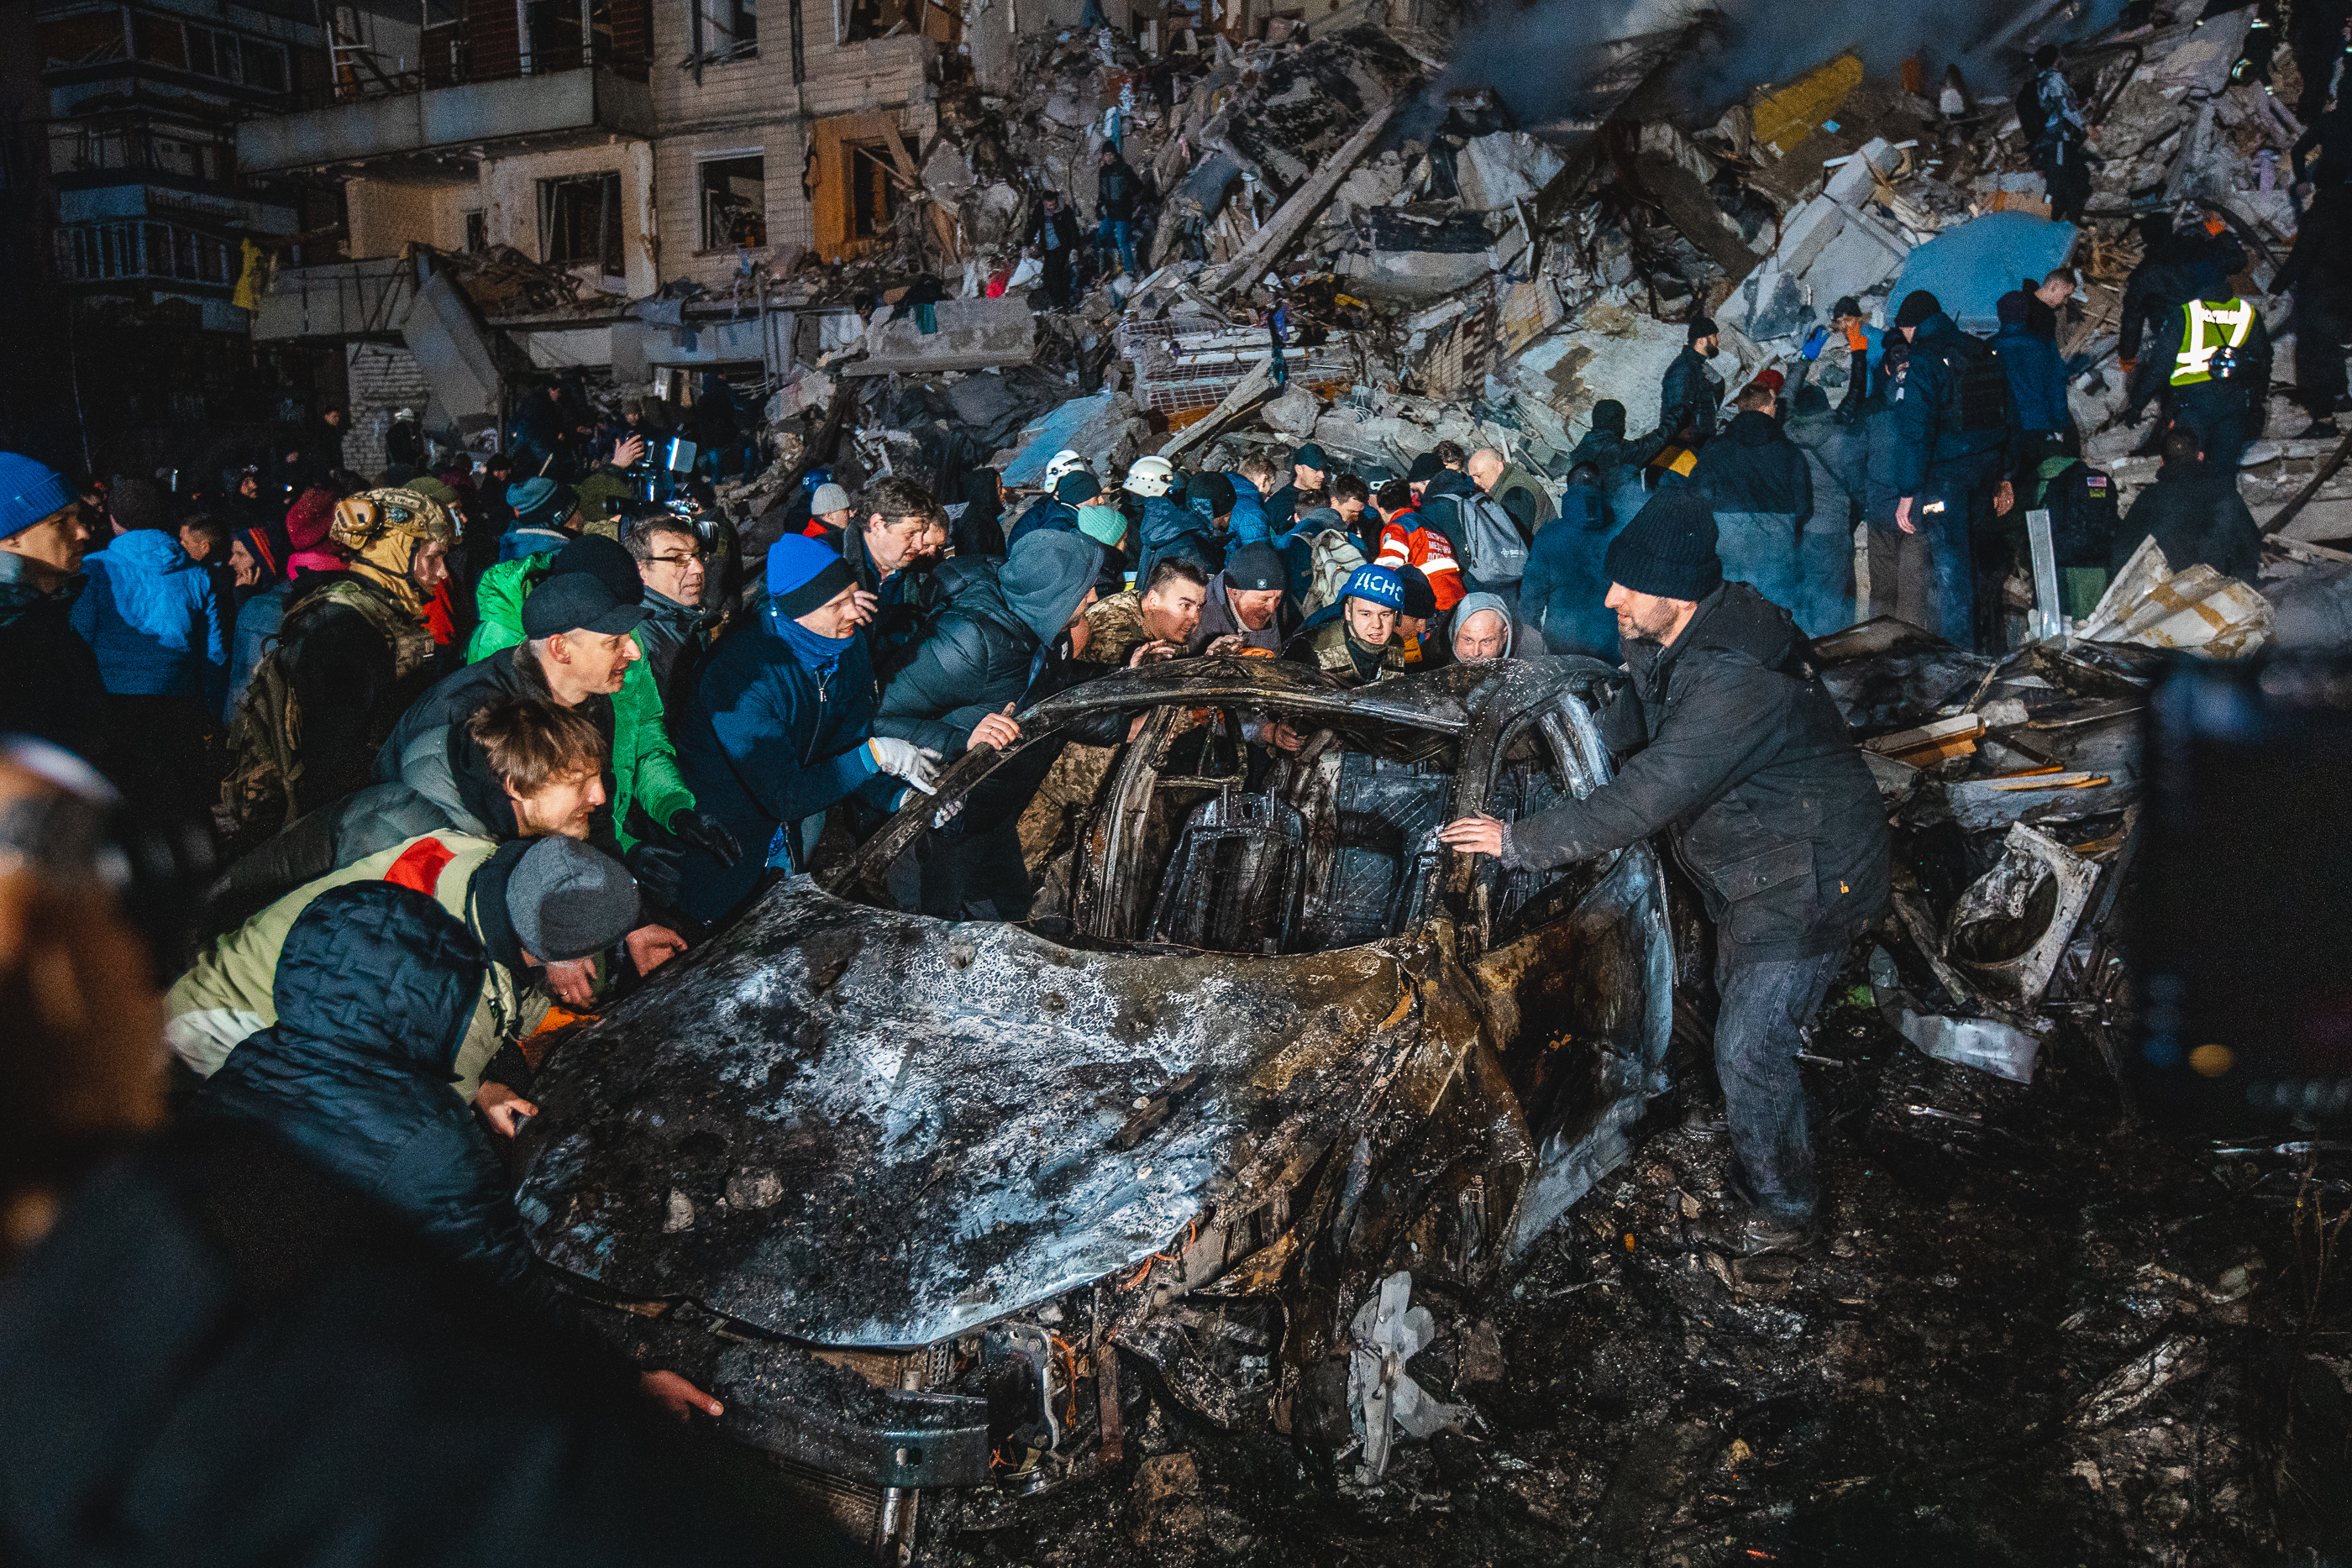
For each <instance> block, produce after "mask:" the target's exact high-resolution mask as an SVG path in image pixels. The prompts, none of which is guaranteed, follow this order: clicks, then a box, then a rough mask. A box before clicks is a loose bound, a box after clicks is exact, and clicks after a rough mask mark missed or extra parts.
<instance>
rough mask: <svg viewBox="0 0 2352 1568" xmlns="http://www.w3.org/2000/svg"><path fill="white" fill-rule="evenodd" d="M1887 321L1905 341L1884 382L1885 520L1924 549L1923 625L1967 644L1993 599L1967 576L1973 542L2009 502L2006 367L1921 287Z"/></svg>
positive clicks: (1994, 607) (1973, 567) (1972, 565)
mask: <svg viewBox="0 0 2352 1568" xmlns="http://www.w3.org/2000/svg"><path fill="white" fill-rule="evenodd" d="M1895 329H1896V330H1898V331H1900V332H1901V333H1903V334H1904V336H1905V338H1906V340H1908V342H1909V343H1910V354H1909V358H1908V360H1907V361H1906V362H1905V363H1904V364H1903V366H1902V368H1901V369H1900V370H1899V371H1898V372H1897V373H1896V374H1895V377H1894V378H1893V379H1892V381H1891V383H1890V384H1889V386H1888V389H1887V398H1888V402H1889V404H1890V412H1891V413H1892V414H1893V417H1894V425H1895V429H1894V442H1893V453H1892V457H1893V463H1894V473H1893V480H1894V486H1895V496H1896V497H1897V500H1896V502H1895V528H1896V529H1897V531H1899V532H1900V533H1902V534H1904V535H1906V536H1907V537H1908V538H1911V539H1915V540H1917V541H1919V548H1921V549H1924V551H1925V554H1926V556H1927V560H1926V563H1925V565H1926V579H1927V584H1928V602H1929V604H1930V605H1931V606H1932V608H1933V611H1934V613H1933V615H1932V616H1931V617H1930V619H1931V620H1932V621H1933V622H1934V624H1933V625H1930V626H1928V627H1927V628H1926V629H1927V631H1930V632H1935V633H1937V635H1938V636H1941V637H1945V638H1947V639H1948V640H1950V641H1951V642H1954V643H1960V644H1961V645H1963V646H1972V645H1974V643H1976V641H1977V640H1978V638H1979V635H1980V633H1979V630H1978V628H1979V615H1978V613H1977V612H1978V611H1979V609H1982V610H1985V611H1987V612H1992V613H1997V612H1998V609H1999V605H2000V600H1999V598H1998V596H1997V595H1993V594H1990V593H1984V592H1983V591H1981V587H1982V585H1979V582H1978V580H1977V551H1978V544H1979V538H1981V537H1982V536H1984V535H1986V534H1988V533H1989V532H1990V529H1991V527H1992V520H1993V518H1994V517H2006V516H2008V514H2009V509H2010V506H2011V502H2012V500H2013V499H2014V495H2013V492H2012V490H2011V485H2010V481H2009V479H2008V477H2007V476H2008V475H2009V473H2010V472H2011V469H2012V468H2013V467H2014V466H2015V459H2014V456H2013V455H2012V452H2011V443H2012V440H2013V432H2012V427H2013V423H2014V422H2013V419H2012V416H2011V402H2010V395H2009V372H2008V371H2007V370H2005V369H2004V368H2003V367H2002V365H2001V362H2000V357H1999V356H1998V355H1997V354H1995V353H1994V352H1993V350H1991V349H1990V347H1988V346H1987V345H1986V344H1985V343H1983V342H1982V341H1980V340H1978V339H1975V338H1972V337H1970V336H1969V334H1967V333H1966V332H1963V331H1961V330H1960V329H1959V328H1958V327H1957V326H1955V325H1954V324H1953V322H1952V319H1951V318H1950V317H1949V316H1947V315H1945V314H1944V308H1943V305H1942V303H1941V302H1940V301H1938V300H1937V298H1936V297H1935V296H1934V295H1932V294H1930V293H1928V292H1927V290H1926V289H1924V288H1916V289H1913V290H1912V291H1911V293H1910V294H1909V296H1907V297H1906V298H1905V299H1904V301H1903V304H1902V308H1900V309H1899V310H1898V311H1897V312H1896V313H1895ZM1907 548H1910V547H1908V546H1906V549H1907ZM1988 619H1989V617H1988ZM1988 641H1990V639H1988Z"/></svg>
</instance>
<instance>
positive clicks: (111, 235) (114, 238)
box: [57, 221, 236, 289]
mask: <svg viewBox="0 0 2352 1568" xmlns="http://www.w3.org/2000/svg"><path fill="white" fill-rule="evenodd" d="M57 240H58V277H60V278H62V279H64V280H65V281H66V282H68V283H132V284H140V285H144V286H151V287H187V286H189V285H192V284H193V285H197V286H200V287H214V288H221V289H227V288H232V287H236V254H235V249H234V247H233V246H231V245H230V243H229V242H228V241H227V240H225V239H222V238H220V237H218V236H217V235H209V234H205V233H203V232H201V231H199V230H196V229H192V228H187V227H185V226H184V225H179V224H170V223H155V222H152V221H150V222H144V223H110V224H109V223H100V224H76V225H69V226H67V227H63V228H60V229H58V231H57Z"/></svg>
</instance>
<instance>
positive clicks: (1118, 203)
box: [1095, 141, 1143, 277]
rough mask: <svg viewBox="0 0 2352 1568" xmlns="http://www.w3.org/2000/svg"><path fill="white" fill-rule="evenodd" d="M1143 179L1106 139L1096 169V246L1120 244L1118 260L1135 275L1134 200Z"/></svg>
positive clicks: (1139, 190) (1130, 275) (1129, 273)
mask: <svg viewBox="0 0 2352 1568" xmlns="http://www.w3.org/2000/svg"><path fill="white" fill-rule="evenodd" d="M1142 189H1143V183H1142V182H1141V181H1139V180H1138V179H1137V178H1136V177H1135V171H1134V169H1133V168H1131V167H1129V164H1128V162H1127V160H1126V159H1125V158H1124V157H1122V156H1120V154H1119V151H1118V148H1117V147H1115V146H1113V145H1111V144H1110V143H1109V142H1108V141H1106V142H1104V143H1103V150H1102V163H1101V166H1100V167H1099V168H1097V170H1096V171H1095V215H1096V217H1097V219H1098V220H1099V221H1098V222H1097V225H1096V228H1095V244H1096V246H1097V247H1100V246H1114V245H1115V246H1118V264H1119V265H1120V266H1121V267H1125V268H1127V275H1128V276H1129V277H1136V276H1137V273H1136V266H1135V200H1136V197H1137V196H1138V195H1139V193H1141V191H1142Z"/></svg>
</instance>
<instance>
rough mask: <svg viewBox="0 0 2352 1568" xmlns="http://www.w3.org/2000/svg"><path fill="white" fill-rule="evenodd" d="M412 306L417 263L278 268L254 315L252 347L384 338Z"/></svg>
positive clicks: (388, 260) (390, 259) (392, 260)
mask: <svg viewBox="0 0 2352 1568" xmlns="http://www.w3.org/2000/svg"><path fill="white" fill-rule="evenodd" d="M415 302H416V264H415V262H413V261H404V260H401V259H399V258H397V257H386V258H383V259H381V260H374V261H344V262H334V263H331V264H329V265H327V266H324V267H282V268H280V269H279V270H278V276H277V277H276V279H275V280H274V281H273V282H272V283H271V284H270V287H269V291H268V293H266V294H264V295H263V296H262V297H261V304H260V308H258V309H257V310H255V311H254V313H253V336H254V340H255V341H256V342H272V341H283V340H290V339H301V338H309V339H330V340H342V339H349V338H389V337H391V336H393V335H394V334H395V333H397V332H398V331H399V330H400V329H401V328H402V326H403V325H404V323H405V322H406V321H407V319H408V312H409V308H410V307H411V306H413V305H414V304H415Z"/></svg>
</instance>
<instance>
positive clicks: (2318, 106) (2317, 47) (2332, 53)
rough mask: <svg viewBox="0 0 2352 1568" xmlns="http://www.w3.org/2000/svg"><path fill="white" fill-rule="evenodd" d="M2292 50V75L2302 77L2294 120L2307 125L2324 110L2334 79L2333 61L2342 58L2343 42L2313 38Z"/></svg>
mask: <svg viewBox="0 0 2352 1568" xmlns="http://www.w3.org/2000/svg"><path fill="white" fill-rule="evenodd" d="M2293 47H2294V68H2295V73H2296V74H2297V75H2299V76H2301V77H2302V78H2303V91H2302V92H2301V93H2299V94H2297V95H2296V97H2295V100H2294V117H2295V118H2296V119H2297V120H2301V121H2303V122H2304V124H2305V125H2309V124H2310V123H2311V122H2312V121H2313V120H2316V119H2318V118H2319V111H2320V110H2323V109H2326V107H2327V89H2328V88H2329V86H2330V85H2331V84H2332V83H2333V82H2334V80H2335V78H2336V62H2337V61H2339V60H2341V59H2342V58H2343V57H2344V41H2343V40H2342V39H2341V38H2314V39H2309V40H2306V41H2300V42H2297V43H2295V44H2294V46H2293Z"/></svg>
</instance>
